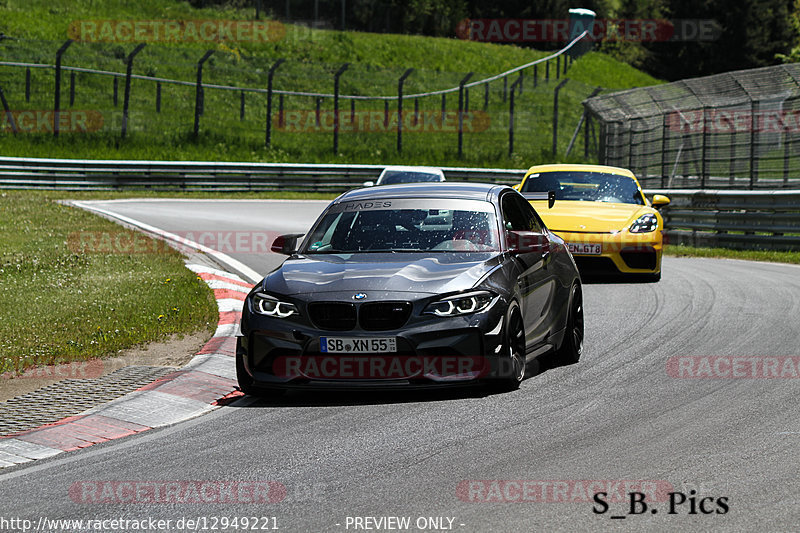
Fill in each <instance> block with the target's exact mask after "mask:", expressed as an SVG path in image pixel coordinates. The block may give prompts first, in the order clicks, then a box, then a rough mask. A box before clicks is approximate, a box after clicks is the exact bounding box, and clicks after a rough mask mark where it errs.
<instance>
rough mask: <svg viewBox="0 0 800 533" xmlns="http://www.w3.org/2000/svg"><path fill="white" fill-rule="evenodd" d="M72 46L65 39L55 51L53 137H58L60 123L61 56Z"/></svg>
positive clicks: (69, 41) (68, 40)
mask: <svg viewBox="0 0 800 533" xmlns="http://www.w3.org/2000/svg"><path fill="white" fill-rule="evenodd" d="M71 44H72V39H67V42H65V43H64V44H62V45H61V48H59V49H58V51H56V89H55V102H54V105H53V136H54V137H58V131H59V129H60V126H59V122H60V121H61V56H63V55H64V52H66V51H67V48H69V45H71Z"/></svg>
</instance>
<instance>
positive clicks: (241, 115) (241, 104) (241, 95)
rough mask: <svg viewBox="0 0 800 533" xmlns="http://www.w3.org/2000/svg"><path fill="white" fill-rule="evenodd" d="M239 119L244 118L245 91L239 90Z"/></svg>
mask: <svg viewBox="0 0 800 533" xmlns="http://www.w3.org/2000/svg"><path fill="white" fill-rule="evenodd" d="M239 120H244V91H239Z"/></svg>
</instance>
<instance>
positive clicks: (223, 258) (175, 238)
mask: <svg viewBox="0 0 800 533" xmlns="http://www.w3.org/2000/svg"><path fill="white" fill-rule="evenodd" d="M68 203H69V204H71V205H74V206H76V207H80V208H81V209H86V210H87V211H94V212H96V213H102V214H104V215H106V216H108V217H111V218H115V219H117V220H120V221H122V222H125V223H126V224H130V225H131V226H134V227H136V228H139V229H140V230H142V231H144V232H147V233H152V234H153V235H156V236H158V237H161V238H162V239H164V240H167V241H171V242H175V243H178V244H182V245H184V246H189V247H191V248H194V249H196V250H200V251H201V252H204V253H206V254H208V255H210V256H212V257H214V258H215V259H216V260H218V261H220V262H221V263H223V264H225V265H228V266H230V267H231V268H233V269H234V270H237V271H239V272H241V273H242V274H243V275H244V276H245V277H247V278H250V279H249V281H250V282H252V283H258V282H259V281H261V278H262V277H263V276H261V275H260V274H259V273H258V272H256V271H255V270H253V269H252V268H250V267H249V266H247V265H245V264H244V263H242V262H240V261H237V260H236V259H234V258H233V257H231V256H229V255H228V254H224V253H222V252H219V251H217V250H214V249H213V248H209V247H208V246H204V245H202V244H200V243H197V242H194V241H190V240H189V239H186V238H184V237H181V236H179V235H175V234H174V233H170V232H168V231H164V230H162V229H159V228H157V227H155V226H151V225H150V224H145V223H144V222H141V221H139V220H136V219H133V218H130V217H127V216H125V215H120V214H118V213H114V212H113V211H109V210H108V209H102V208H100V207H96V206H94V205H91V204H93V203H94V202H81V201H75V200H73V201H70V202H68Z"/></svg>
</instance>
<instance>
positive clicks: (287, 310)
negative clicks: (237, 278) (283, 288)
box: [253, 292, 300, 318]
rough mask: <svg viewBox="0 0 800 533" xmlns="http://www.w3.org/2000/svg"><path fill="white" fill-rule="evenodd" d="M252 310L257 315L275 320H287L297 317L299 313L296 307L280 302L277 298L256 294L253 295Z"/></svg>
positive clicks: (261, 293) (260, 293)
mask: <svg viewBox="0 0 800 533" xmlns="http://www.w3.org/2000/svg"><path fill="white" fill-rule="evenodd" d="M253 309H255V311H256V313H258V314H259V315H266V316H272V317H275V318H288V317H290V316H293V315H299V314H300V311H298V310H297V306H295V305H294V304H291V303H289V302H282V301H280V300H278V299H277V298H275V297H273V296H270V295H269V294H264V293H263V292H257V293H255V294H254V295H253Z"/></svg>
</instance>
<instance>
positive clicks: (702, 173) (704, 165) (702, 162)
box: [700, 106, 708, 189]
mask: <svg viewBox="0 0 800 533" xmlns="http://www.w3.org/2000/svg"><path fill="white" fill-rule="evenodd" d="M702 111H703V142H702V143H701V145H700V146H701V148H700V157H701V158H702V159H701V160H700V188H701V189H705V188H706V174H707V173H708V162H707V157H708V153H707V151H706V150H707V147H708V135H707V131H708V120H706V108H705V106H703V109H702Z"/></svg>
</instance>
